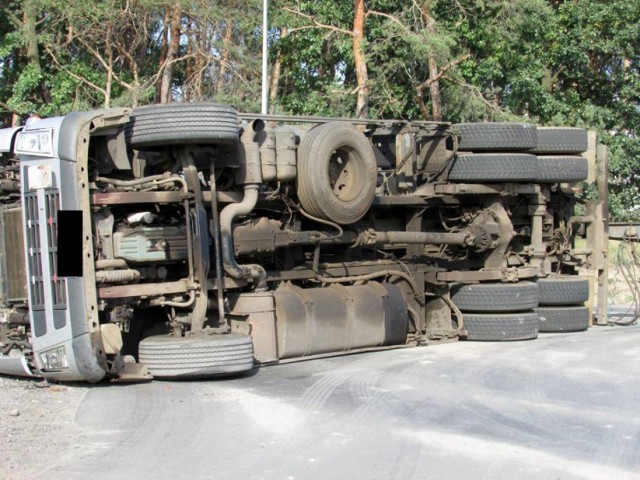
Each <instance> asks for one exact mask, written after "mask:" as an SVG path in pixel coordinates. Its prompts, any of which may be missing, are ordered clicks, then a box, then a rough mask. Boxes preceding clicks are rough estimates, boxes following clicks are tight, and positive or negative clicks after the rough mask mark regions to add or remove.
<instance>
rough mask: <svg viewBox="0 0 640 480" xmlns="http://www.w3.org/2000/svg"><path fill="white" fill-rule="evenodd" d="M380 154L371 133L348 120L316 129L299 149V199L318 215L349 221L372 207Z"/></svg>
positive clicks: (326, 124) (345, 222)
mask: <svg viewBox="0 0 640 480" xmlns="http://www.w3.org/2000/svg"><path fill="white" fill-rule="evenodd" d="M375 190H376V158H375V155H374V153H373V148H372V147H371V144H370V143H369V140H368V139H367V137H365V136H364V134H363V133H361V132H360V131H358V130H356V129H355V128H354V127H353V126H352V125H350V124H347V123H344V122H331V123H325V124H322V125H320V126H318V127H315V128H314V129H312V130H311V131H310V132H309V133H307V134H306V135H305V136H304V137H303V138H302V141H301V142H300V148H299V149H298V178H297V191H298V199H299V200H300V203H301V204H302V208H304V210H305V211H307V212H308V213H310V214H311V215H314V216H316V217H320V218H323V219H325V220H330V221H332V222H336V223H338V224H341V225H348V224H351V223H354V222H357V221H358V220H360V219H361V218H362V217H363V216H364V215H365V213H367V211H368V210H369V208H370V207H371V204H372V203H373V197H374V195H375Z"/></svg>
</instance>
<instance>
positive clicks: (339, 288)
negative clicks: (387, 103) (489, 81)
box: [0, 103, 606, 382]
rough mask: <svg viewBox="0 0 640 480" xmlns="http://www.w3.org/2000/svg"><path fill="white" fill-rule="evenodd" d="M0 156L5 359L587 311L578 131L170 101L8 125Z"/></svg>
mask: <svg viewBox="0 0 640 480" xmlns="http://www.w3.org/2000/svg"><path fill="white" fill-rule="evenodd" d="M0 151H1V152H2V153H1V155H2V163H1V168H2V170H1V175H2V178H1V179H0V191H1V202H2V203H1V205H0V254H1V258H0V270H1V273H2V275H1V284H0V304H1V305H0V307H1V311H0V349H1V351H0V372H2V373H5V374H17V375H39V376H42V377H44V378H50V379H56V380H63V381H89V382H97V381H100V380H101V379H103V378H105V377H107V378H111V379H112V380H118V381H128V380H132V381H135V380H142V379H149V378H152V377H156V378H182V377H196V376H217V375H228V374H234V373H240V372H243V371H247V370H250V369H252V368H254V366H255V365H267V364H274V363H280V362H286V361H293V360H297V359H305V358H310V357H314V356H326V355H335V354H344V353H347V352H358V351H367V350H373V349H384V348H399V347H406V346H420V345H426V344H429V343H431V342H434V343H435V342H438V341H451V340H457V339H469V340H493V341H498V340H524V339H533V338H536V337H537V335H538V332H539V331H575V330H583V329H586V328H588V326H589V325H590V324H591V322H592V321H593V318H592V314H593V311H592V305H593V302H592V297H593V294H591V295H590V294H589V283H591V284H592V288H591V292H592V293H593V291H594V288H593V286H597V285H598V284H600V286H601V287H602V285H603V281H604V276H605V275H606V271H605V270H604V267H603V265H604V261H603V250H602V245H603V241H604V238H605V235H606V230H605V224H606V221H605V219H604V215H603V212H604V211H605V208H606V189H605V188H602V185H600V187H601V188H600V199H599V200H596V201H592V202H583V201H582V200H580V199H579V198H578V197H577V196H576V195H575V190H576V185H577V183H578V182H582V181H585V180H590V181H592V180H593V178H592V177H593V171H594V168H595V165H596V163H595V160H596V158H595V157H596V148H595V140H594V137H593V136H592V135H589V134H588V133H587V132H586V131H584V130H581V129H572V128H540V127H536V126H535V125H530V124H524V123H485V124H480V123H478V124H459V125H450V124H446V123H429V122H408V121H397V120H387V121H385V120H366V121H365V120H346V119H329V118H314V117H287V116H260V115H247V114H238V113H237V112H236V111H235V110H233V109H232V108H231V107H227V106H224V105H218V104H206V103H203V104H170V105H154V106H148V107H141V108H137V109H133V110H129V109H110V110H100V111H92V112H74V113H70V114H69V115H67V116H64V117H56V118H49V119H43V120H39V121H36V122H33V123H31V124H28V125H27V126H25V127H19V128H11V129H3V130H0ZM605 153H606V152H604V151H603V150H601V151H600V152H599V158H598V160H599V161H600V163H601V164H602V162H603V161H604V160H605V156H606V155H605ZM578 204H580V205H582V207H581V208H582V212H581V215H577V214H576V206H577V205H578ZM578 234H580V235H582V236H585V237H586V238H587V241H586V247H583V248H577V247H576V243H575V239H576V236H577V235H578ZM579 269H580V270H581V271H582V272H585V271H589V270H590V271H591V272H592V273H593V275H594V280H592V281H589V279H588V278H587V277H585V276H583V275H578V271H579ZM601 290H603V289H602V288H601ZM602 294H603V293H602V292H601V295H602ZM599 304H600V305H602V304H603V301H602V297H601V298H600V301H599ZM602 321H606V318H604V319H603V317H601V316H598V322H602Z"/></svg>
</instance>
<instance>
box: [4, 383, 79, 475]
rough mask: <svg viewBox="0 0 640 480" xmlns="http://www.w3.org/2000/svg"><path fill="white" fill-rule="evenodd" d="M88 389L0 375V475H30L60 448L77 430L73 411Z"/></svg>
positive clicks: (69, 442) (65, 447) (64, 448)
mask: <svg viewBox="0 0 640 480" xmlns="http://www.w3.org/2000/svg"><path fill="white" fill-rule="evenodd" d="M87 391H88V388H87V387H84V386H77V385H57V384H51V383H46V382H43V381H41V380H31V379H20V378H11V377H0V405H1V406H2V407H1V408H0V478H1V479H3V480H9V479H11V480H16V479H27V478H31V477H32V476H33V475H34V474H35V473H36V472H38V471H40V470H42V469H43V468H45V467H46V466H48V465H49V464H50V463H52V462H53V461H54V460H55V459H56V458H58V457H59V456H60V453H61V452H65V451H67V450H68V449H69V448H71V446H72V445H73V443H74V440H75V439H76V438H77V437H78V435H79V433H80V430H79V429H78V428H77V427H76V426H75V425H74V419H75V415H76V411H77V410H78V407H79V406H80V403H81V402H82V400H83V399H84V397H85V395H86V393H87Z"/></svg>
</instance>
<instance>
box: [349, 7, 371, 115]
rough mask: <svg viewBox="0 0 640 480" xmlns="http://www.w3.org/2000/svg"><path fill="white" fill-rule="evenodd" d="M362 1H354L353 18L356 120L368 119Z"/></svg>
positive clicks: (367, 79) (367, 78)
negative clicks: (356, 93) (356, 86)
mask: <svg viewBox="0 0 640 480" xmlns="http://www.w3.org/2000/svg"><path fill="white" fill-rule="evenodd" d="M364 19H365V12H364V0H354V17H353V58H354V61H355V68H356V79H357V82H358V100H357V102H356V118H368V117H369V88H368V86H367V83H368V81H369V77H368V72H367V61H366V58H365V55H364V50H363V43H364Z"/></svg>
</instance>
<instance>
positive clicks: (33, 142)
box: [15, 128, 53, 157]
mask: <svg viewBox="0 0 640 480" xmlns="http://www.w3.org/2000/svg"><path fill="white" fill-rule="evenodd" d="M15 153H24V154H27V155H39V156H43V157H52V156H53V129H52V128H47V129H43V130H30V131H27V132H25V131H24V130H23V131H22V132H20V133H19V134H18V136H17V137H16V146H15Z"/></svg>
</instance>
